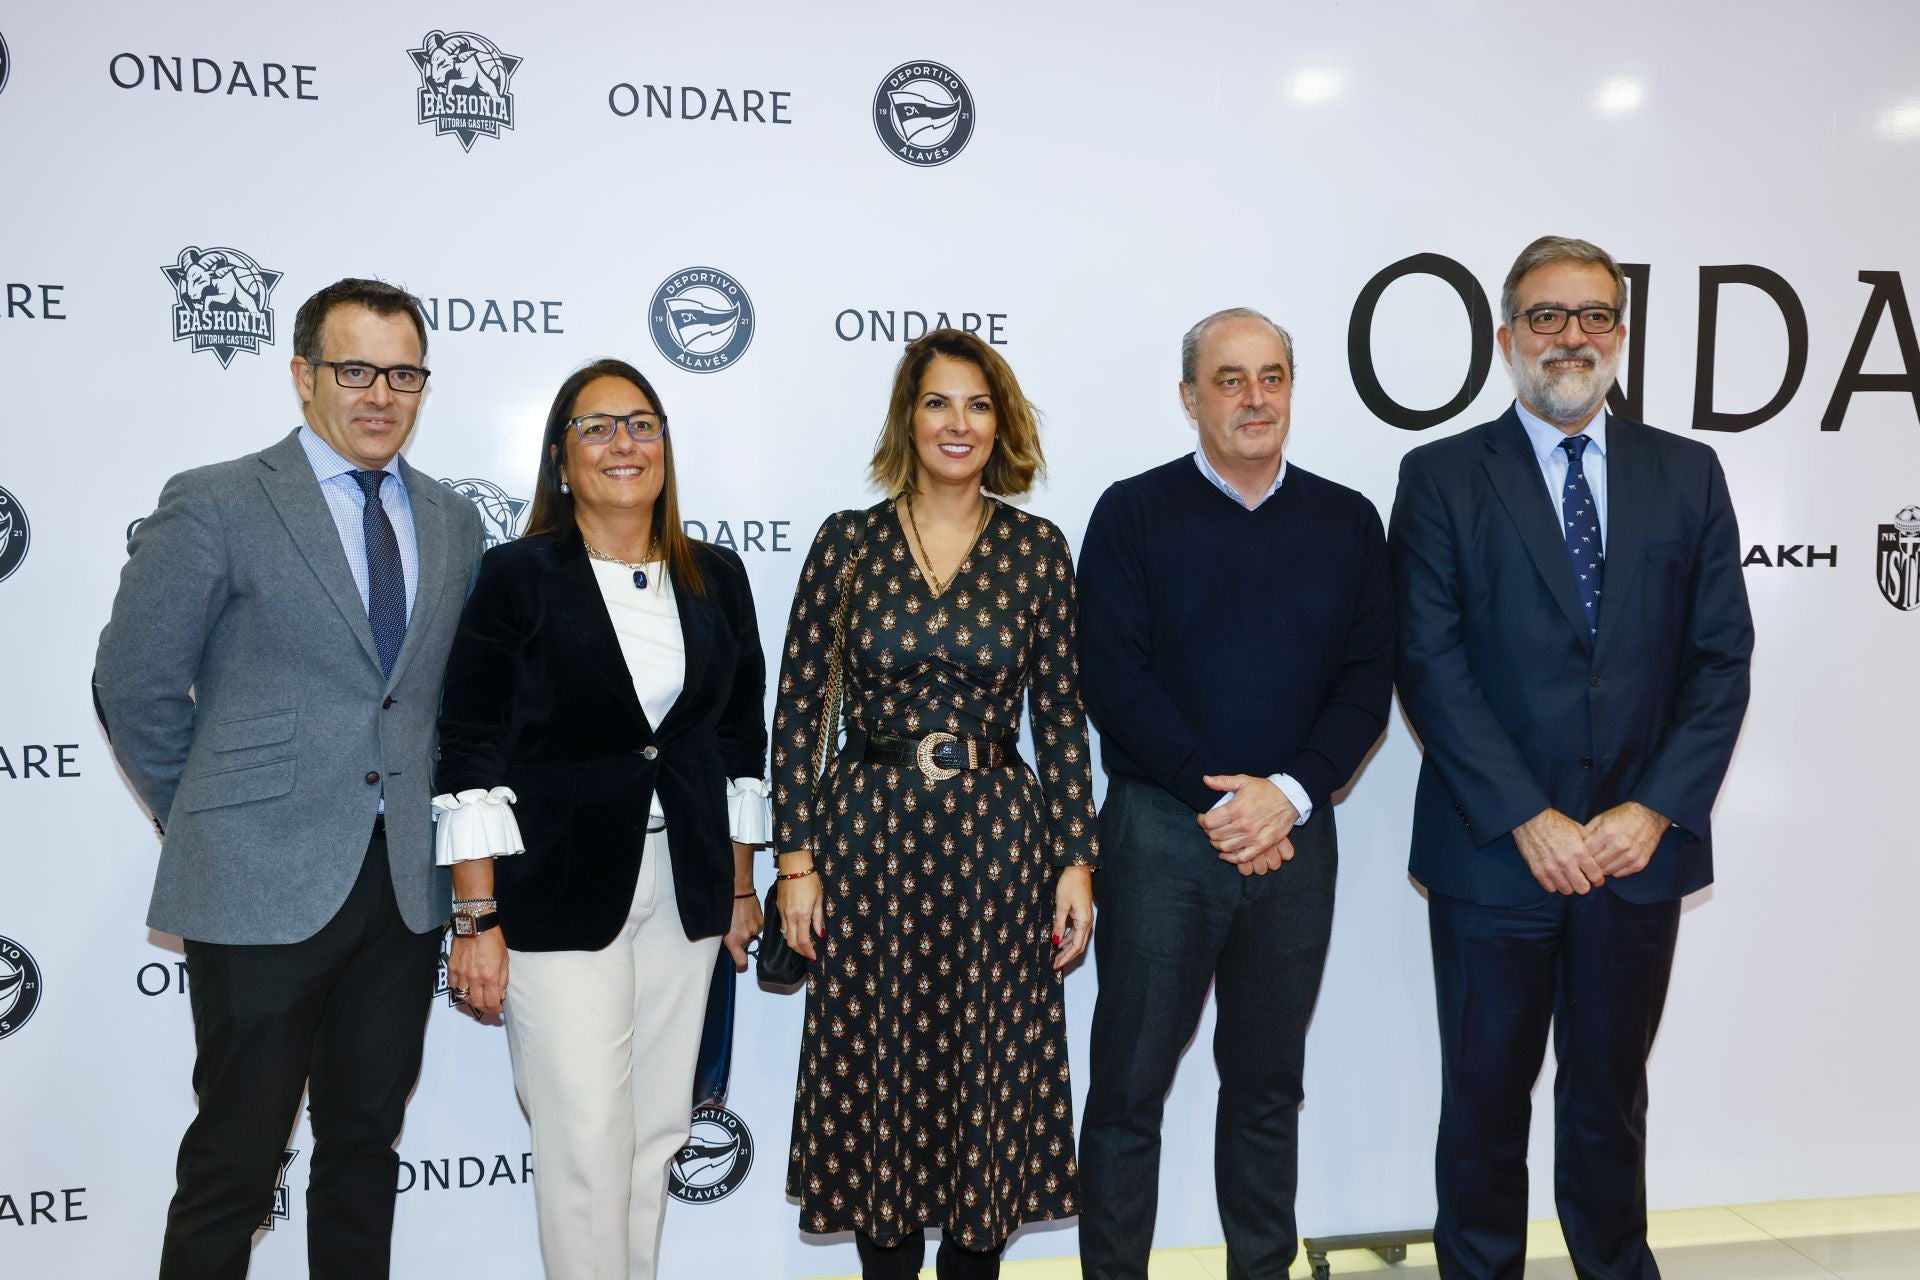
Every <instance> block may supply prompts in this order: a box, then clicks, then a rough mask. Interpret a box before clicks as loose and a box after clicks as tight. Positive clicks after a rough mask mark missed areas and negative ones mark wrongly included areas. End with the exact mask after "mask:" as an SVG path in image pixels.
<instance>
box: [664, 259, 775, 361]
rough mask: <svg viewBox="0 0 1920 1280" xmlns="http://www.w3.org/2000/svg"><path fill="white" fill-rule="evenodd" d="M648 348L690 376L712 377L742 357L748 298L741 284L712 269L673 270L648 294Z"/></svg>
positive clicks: (749, 329)
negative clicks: (650, 335) (650, 345)
mask: <svg viewBox="0 0 1920 1280" xmlns="http://www.w3.org/2000/svg"><path fill="white" fill-rule="evenodd" d="M649 315H650V318H651V326H652V329H653V345H654V346H656V347H658V348H660V354H661V355H663V356H665V357H666V358H667V359H669V360H671V361H673V362H674V363H675V364H677V365H679V366H680V367H681V368H682V369H685V370H687V371H688V372H689V373H713V372H715V371H716V370H719V369H724V368H726V367H727V366H728V365H730V364H733V363H734V362H735V361H737V360H739V359H740V357H741V356H743V355H745V354H746V351H747V345H748V344H749V343H751V342H752V341H753V300H752V299H751V298H749V297H747V291H746V290H745V289H742V288H741V287H740V282H739V281H738V280H735V279H734V278H733V277H732V276H730V275H728V274H727V273H726V272H724V271H715V270H714V269H713V268H712V267H689V268H687V270H685V271H676V272H674V274H672V275H670V276H668V277H667V278H666V279H665V280H664V281H662V282H661V284H660V287H659V288H658V289H655V290H654V291H653V306H652V308H651V309H650V311H649Z"/></svg>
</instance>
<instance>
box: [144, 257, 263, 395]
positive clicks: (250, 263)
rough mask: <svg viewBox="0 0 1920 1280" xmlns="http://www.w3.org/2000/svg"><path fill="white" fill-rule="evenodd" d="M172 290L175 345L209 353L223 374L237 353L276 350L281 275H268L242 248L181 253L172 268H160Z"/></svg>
mask: <svg viewBox="0 0 1920 1280" xmlns="http://www.w3.org/2000/svg"><path fill="white" fill-rule="evenodd" d="M160 272H161V274H162V275H164V276H166V278H167V283H168V284H171V285H172V286H173V295H174V304H173V340H174V341H175V342H186V341H189V340H191V341H192V343H193V349H194V350H195V351H211V352H213V354H214V355H215V357H217V358H218V359H219V361H220V367H221V368H222V369H224V368H226V367H227V366H229V365H231V364H232V363H233V356H234V353H235V352H236V351H251V352H253V353H254V354H255V355H259V354H260V344H261V343H265V344H266V345H268V346H272V345H273V287H274V286H275V285H277V284H279V283H280V277H281V274H282V273H281V272H278V271H269V270H267V269H266V268H265V267H263V266H261V265H260V264H259V263H257V262H255V261H254V260H253V259H252V258H250V257H248V256H247V255H246V254H244V253H242V252H240V251H239V250H238V249H227V248H215V249H197V248H195V247H194V246H192V245H188V246H187V247H186V248H184V249H182V250H181V251H180V256H179V257H178V258H177V259H175V261H174V263H173V265H171V266H166V267H162V268H160Z"/></svg>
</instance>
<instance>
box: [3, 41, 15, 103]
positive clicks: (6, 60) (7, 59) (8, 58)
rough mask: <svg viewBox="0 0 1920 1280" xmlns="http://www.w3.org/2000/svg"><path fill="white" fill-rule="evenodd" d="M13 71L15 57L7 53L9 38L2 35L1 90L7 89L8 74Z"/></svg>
mask: <svg viewBox="0 0 1920 1280" xmlns="http://www.w3.org/2000/svg"><path fill="white" fill-rule="evenodd" d="M11 70H13V56H12V55H11V54H9V53H8V52H7V38H6V37H5V36H4V35H0V90H4V89H5V88H6V87H7V73H8V72H9V71H11Z"/></svg>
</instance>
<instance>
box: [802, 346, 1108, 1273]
mask: <svg viewBox="0 0 1920 1280" xmlns="http://www.w3.org/2000/svg"><path fill="white" fill-rule="evenodd" d="M1041 466H1042V460H1041V455H1040V443H1039V433H1038V428H1037V424H1036V422H1035V419H1034V414H1033V409H1032V406H1030V405H1029V404H1028V403H1027V401H1026V398H1025V397H1024V396H1023V395H1022V394H1021V392H1020V387H1019V384H1018V383H1017V382H1015V380H1014V377H1013V371H1012V370H1011V369H1009V368H1008V367H1007V363H1006V361H1005V360H1003V359H1001V357H1000V355H999V354H998V353H997V352H995V351H994V350H993V349H992V348H991V347H989V346H988V345H987V344H986V343H984V342H982V341H981V340H980V339H978V338H976V337H975V336H973V335H972V334H969V333H963V332H960V331H958V330H953V329H939V330H935V331H934V332H932V333H929V334H927V335H926V336H925V337H923V338H921V339H919V340H917V341H916V342H914V343H912V344H911V345H909V346H908V347H907V350H906V353H905V354H904V355H903V356H902V357H901V360H900V365H899V368H898V370H897V371H896V372H895V376H894V386H893V397H892V401H891V404H890V406H889V409H888V413H887V421H886V425H885V427H884V428H883V429H882V431H881V435H880V440H879V443H878V445H877V447H876V449H875V451H874V457H873V469H872V470H873V478H874V479H875V480H876V481H877V482H878V483H879V485H880V486H881V488H882V489H883V491H885V492H888V493H892V494H896V495H898V496H896V497H894V498H891V499H889V500H888V501H886V502H882V503H880V504H879V505H878V506H875V507H871V508H868V509H867V510H865V511H858V510H855V511H842V512H839V513H837V514H835V515H833V516H831V517H829V518H828V519H827V521H826V523H825V524H823V525H822V526H821V528H820V532H819V535H818V536H817V537H816V538H815V539H814V543H813V548H812V550H811V552H810V553H809V554H808V557H807V562H806V566H805V568H804V569H803V570H802V571H801V575H800V584H799V587H798V588H797V590H796V591H795V593H794V601H793V613H792V616H791V618H790V620H789V622H788V625H787V641H786V649H785V654H784V657H783V661H782V663H781V669H780V690H779V697H778V700H777V702H776V704H775V710H774V720H773V724H774V731H773V777H774V840H775V846H774V847H775V848H776V850H778V851H779V864H780V872H781V876H782V879H781V881H780V915H781V926H782V931H783V933H784V934H785V936H786V938H787V941H788V942H789V944H790V945H792V946H793V947H794V948H795V949H796V950H797V951H799V952H800V953H801V954H802V955H804V956H806V957H807V958H808V960H809V961H811V962H812V963H811V965H810V967H809V971H808V975H807V1008H806V1029H805V1032H804V1035H803V1039H802V1043H801V1051H800V1079H799V1085H798V1088H797V1092H796V1096H795V1101H794V1122H793V1144H792V1147H791V1150H790V1152H789V1155H788V1164H787V1192H788V1194H789V1195H792V1196H796V1197H798V1198H799V1200H800V1202H801V1214H800V1227H801V1230H803V1231H809V1232H836V1231H853V1232H855V1233H856V1243H857V1244H858V1246H859V1250H860V1261H861V1269H862V1273H863V1275H865V1276H867V1277H869V1278H870V1280H871V1278H873V1277H887V1276H902V1277H911V1276H917V1275H918V1274H919V1270H920V1266H921V1263H922V1261H923V1259H924V1256H925V1247H926V1235H925V1228H926V1227H929V1226H932V1227H937V1228H939V1229H940V1231H941V1243H940V1250H939V1255H938V1260H937V1265H938V1272H939V1275H940V1276H941V1277H943V1278H944V1277H992V1276H996V1275H998V1274H999V1270H1000V1251H1001V1249H1002V1248H1003V1247H1004V1246H1005V1244H1006V1240H1007V1236H1008V1235H1009V1234H1010V1233H1011V1232H1012V1231H1013V1229H1014V1228H1015V1227H1017V1226H1019V1225H1020V1224H1021V1223H1023V1222H1029V1221H1035V1220H1042V1219H1049V1218H1059V1217H1067V1216H1071V1215H1073V1214H1074V1213H1076V1212H1077V1211H1078V1210H1077V1208H1076V1197H1077V1182H1078V1177H1077V1169H1076V1166H1075V1163H1074V1144H1073V1100H1072V1093H1071V1090H1070V1089H1069V1087H1068V1074H1067V1041H1066V1022H1065V1018H1064V1015H1063V1012H1062V1007H1061V989H1062V988H1061V978H1062V972H1061V971H1062V970H1063V969H1064V968H1065V967H1066V966H1067V965H1068V964H1070V963H1072V961H1073V960H1074V959H1076V958H1077V957H1078V956H1079V955H1080V954H1081V952H1083V951H1084V950H1085V949H1086V945H1087V941H1088V938H1089V936H1090V932H1091V925H1092V916H1093V888H1092V879H1093V868H1094V866H1095V865H1096V864H1097V862H1098V860H1099V844H1098V842H1097V840H1096V838H1095V834H1094V832H1095V824H1094V808H1093V786H1092V777H1091V767H1090V760H1089V753H1088V748H1087V728H1086V719H1085V713H1084V712H1083V710H1082V708H1081V705H1080V688H1079V675H1078V643H1077V640H1076V637H1075V627H1076V625H1077V622H1076V608H1075V604H1074V593H1073V563H1072V559H1071V556H1070V554H1069V552H1068V548H1067V544H1066V540H1065V539H1064V538H1063V537H1062V536H1061V534H1060V531H1059V530H1058V529H1056V528H1054V526H1053V525H1052V524H1050V523H1048V522H1047V521H1046V520H1043V519H1041V518H1040V517H1038V516H1034V515H1030V514H1028V513H1027V512H1024V511H1021V510H1019V509H1017V508H1015V507H1012V506H1010V505H1008V504H1007V503H1005V502H1002V501H1000V500H999V499H998V498H992V497H988V496H987V494H986V493H984V492H982V490H983V488H984V489H986V490H990V491H992V492H993V493H997V494H1009V495H1016V494H1020V493H1024V492H1026V490H1027V489H1028V488H1029V487H1030V486H1031V483H1032V480H1033V478H1034V476H1035V475H1036V474H1037V473H1038V472H1039V471H1040V469H1041ZM843 600H844V603H843ZM836 635H838V636H842V637H843V638H844V643H843V645H842V647H841V650H840V653H841V665H840V678H841V680H842V682H843V685H844V705H845V715H844V719H845V723H846V728H847V742H846V745H845V746H844V747H843V748H842V749H841V751H840V752H839V755H838V757H837V759H835V760H834V761H833V762H832V763H831V764H830V765H829V767H828V768H827V771H826V774H825V777H824V778H823V779H822V780H821V781H820V784H819V789H818V791H817V793H816V791H815V789H814V785H813V779H814V776H815V770H816V768H817V760H818V756H819V749H820V747H821V738H822V731H823V721H824V716H823V709H825V704H827V703H828V702H829V700H830V699H829V697H828V686H829V679H830V669H831V663H830V660H829V659H830V654H831V652H832V650H833V649H834V645H835V638H836ZM1023 694H1025V695H1026V698H1027V700H1028V703H1029V718H1030V721H1031V726H1032V730H1033V743H1034V752H1035V755H1036V756H1037V760H1036V761H1035V764H1034V766H1033V767H1029V766H1028V765H1027V763H1026V762H1025V761H1023V760H1021V759H1020V756H1019V753H1018V739H1019V729H1020V725H1019V716H1020V701H1021V696H1022V695H1023ZM825 731H826V732H828V733H831V732H832V726H831V725H827V726H826V730H825Z"/></svg>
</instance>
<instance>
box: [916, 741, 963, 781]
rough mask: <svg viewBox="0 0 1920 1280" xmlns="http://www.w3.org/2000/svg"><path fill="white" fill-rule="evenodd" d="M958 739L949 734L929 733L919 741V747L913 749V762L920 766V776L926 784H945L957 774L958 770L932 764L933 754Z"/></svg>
mask: <svg viewBox="0 0 1920 1280" xmlns="http://www.w3.org/2000/svg"><path fill="white" fill-rule="evenodd" d="M958 741H960V739H959V738H957V737H955V736H954V735H953V734H951V733H930V734H928V735H927V736H926V737H924V738H922V739H920V745H919V746H917V747H915V748H914V749H913V762H914V763H915V764H917V765H919V766H920V775H921V776H922V777H924V778H925V779H926V780H927V781H928V782H945V781H946V780H947V779H948V778H951V777H954V776H956V775H958V774H959V772H960V771H959V770H958V769H948V768H944V767H943V766H941V765H937V764H935V763H934V762H933V753H934V752H935V751H938V750H939V749H940V748H941V747H942V746H944V745H945V744H947V743H949V742H958Z"/></svg>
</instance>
